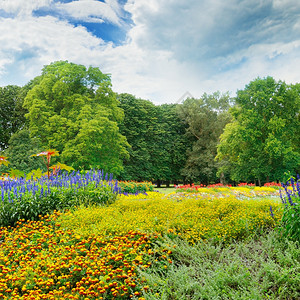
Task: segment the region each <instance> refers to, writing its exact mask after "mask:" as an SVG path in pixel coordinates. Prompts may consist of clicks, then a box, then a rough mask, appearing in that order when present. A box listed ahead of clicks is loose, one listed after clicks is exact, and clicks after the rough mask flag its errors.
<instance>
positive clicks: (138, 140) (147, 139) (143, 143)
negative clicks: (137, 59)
mask: <svg viewBox="0 0 300 300" xmlns="http://www.w3.org/2000/svg"><path fill="white" fill-rule="evenodd" d="M118 99H119V101H120V107H121V108H122V109H123V110H124V114H125V117H124V120H123V121H122V122H121V123H120V125H119V126H120V131H121V133H122V134H123V135H124V136H126V139H127V141H128V143H129V144H130V146H131V148H130V149H129V154H130V157H129V158H128V159H127V160H125V162H124V171H123V172H122V174H121V177H120V178H121V179H123V180H138V181H142V180H154V179H156V177H157V176H158V174H157V172H158V165H157V160H158V158H159V157H160V153H159V150H158V149H157V147H158V145H157V144H156V136H157V134H158V132H157V129H158V127H157V116H156V107H155V105H154V104H153V103H152V102H150V101H148V100H143V99H137V98H135V97H134V96H133V95H130V94H120V95H119V96H118Z"/></svg>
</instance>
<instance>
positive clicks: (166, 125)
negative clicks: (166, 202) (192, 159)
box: [157, 104, 192, 184]
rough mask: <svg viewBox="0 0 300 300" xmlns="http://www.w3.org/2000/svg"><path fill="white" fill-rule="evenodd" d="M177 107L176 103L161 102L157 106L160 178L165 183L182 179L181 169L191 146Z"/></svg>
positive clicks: (185, 126)
mask: <svg viewBox="0 0 300 300" xmlns="http://www.w3.org/2000/svg"><path fill="white" fill-rule="evenodd" d="M177 107H178V104H163V105H161V106H158V107H157V109H158V111H159V113H160V118H159V121H160V126H161V128H162V130H161V131H162V133H161V136H160V137H161V140H162V150H161V159H160V161H161V167H162V168H163V176H162V179H163V180H165V181H166V183H167V184H168V183H169V182H174V183H175V184H177V183H178V182H182V181H183V180H184V177H183V175H182V169H183V168H184V166H185V164H186V161H187V150H189V149H191V147H192V143H191V141H190V139H189V137H188V136H187V135H185V132H186V129H187V125H186V124H185V122H183V121H182V120H181V119H180V117H179V115H178V112H177Z"/></svg>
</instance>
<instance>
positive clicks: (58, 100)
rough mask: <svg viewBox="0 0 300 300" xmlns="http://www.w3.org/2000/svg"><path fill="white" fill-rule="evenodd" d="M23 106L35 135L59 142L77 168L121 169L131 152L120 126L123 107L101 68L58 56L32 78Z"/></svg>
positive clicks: (45, 143) (50, 144)
mask: <svg viewBox="0 0 300 300" xmlns="http://www.w3.org/2000/svg"><path fill="white" fill-rule="evenodd" d="M24 107H25V108H26V109H28V114H26V117H27V118H28V121H29V129H30V135H31V137H36V138H38V139H39V140H40V142H41V146H42V147H44V148H45V149H46V148H55V149H56V150H58V151H59V152H60V153H61V159H62V162H64V163H66V164H67V165H71V166H73V167H74V168H77V169H78V168H83V169H90V168H101V169H104V170H105V171H109V172H113V173H115V174H118V173H119V172H120V171H121V170H122V161H123V159H124V158H125V157H127V156H128V152H127V147H128V143H127V142H126V138H125V137H124V136H122V135H121V134H120V132H119V128H118V122H120V121H121V120H122V118H123V112H122V110H121V109H120V108H119V107H118V101H117V99H116V95H115V93H114V92H113V91H112V90H111V82H110V77H109V76H108V75H106V74H103V73H102V72H101V71H100V70H99V69H98V68H93V67H89V68H88V69H87V68H86V67H85V66H82V65H77V64H73V63H69V62H67V61H59V62H54V63H52V64H50V65H48V66H45V67H44V68H43V70H42V75H41V76H39V77H37V78H35V79H34V84H33V87H32V88H31V90H30V91H29V92H28V94H27V96H26V98H25V100H24Z"/></svg>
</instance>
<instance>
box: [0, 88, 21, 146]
mask: <svg viewBox="0 0 300 300" xmlns="http://www.w3.org/2000/svg"><path fill="white" fill-rule="evenodd" d="M23 100H24V92H23V89H22V88H20V87H18V86H14V85H9V86H5V87H0V151H1V150H4V149H6V148H7V147H8V142H9V139H10V137H11V136H12V135H13V134H14V133H15V132H17V131H18V130H21V129H22V128H23V127H24V124H25V117H24V114H25V112H26V110H25V109H24V108H23V107H22V105H23Z"/></svg>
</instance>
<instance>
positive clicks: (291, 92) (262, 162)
mask: <svg viewBox="0 0 300 300" xmlns="http://www.w3.org/2000/svg"><path fill="white" fill-rule="evenodd" d="M299 101H300V89H299V84H297V85H287V84H286V83H285V82H282V81H279V82H276V81H275V80H274V79H273V78H272V77H267V78H264V79H260V78H257V79H256V80H254V81H252V82H250V84H249V85H247V86H246V87H245V89H244V90H240V91H238V92H237V97H236V106H235V107H234V108H232V110H231V114H232V116H233V121H232V123H229V124H228V125H227V126H226V128H225V130H224V133H223V134H222V136H221V142H220V144H219V146H218V155H217V159H219V160H220V161H221V162H222V166H221V167H220V170H219V171H220V172H228V173H229V174H230V176H231V179H233V180H235V181H254V180H256V181H257V182H258V183H259V184H262V182H266V181H270V180H271V181H273V180H281V179H282V176H284V173H285V172H292V173H293V172H297V171H299V163H300V153H299V140H300V131H299V128H300V123H299V108H300V102H299Z"/></svg>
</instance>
